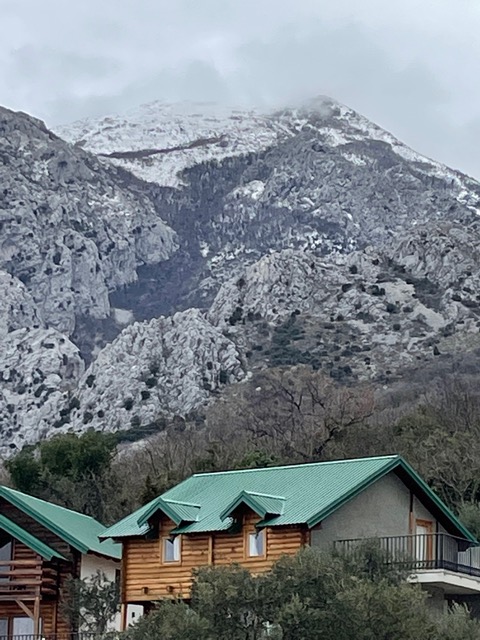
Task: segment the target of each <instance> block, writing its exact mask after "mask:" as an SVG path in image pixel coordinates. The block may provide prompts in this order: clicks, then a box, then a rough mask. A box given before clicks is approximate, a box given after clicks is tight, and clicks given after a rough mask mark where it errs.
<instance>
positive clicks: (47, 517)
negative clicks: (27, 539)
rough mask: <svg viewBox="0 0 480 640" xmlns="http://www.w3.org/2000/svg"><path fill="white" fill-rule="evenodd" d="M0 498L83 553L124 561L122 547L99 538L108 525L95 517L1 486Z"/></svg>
mask: <svg viewBox="0 0 480 640" xmlns="http://www.w3.org/2000/svg"><path fill="white" fill-rule="evenodd" d="M0 497H2V498H4V499H5V500H7V501H8V502H10V504H12V505H14V506H15V507H17V509H20V511H23V513H25V514H26V515H28V516H30V517H31V518H33V519H34V520H36V521H37V522H39V523H40V524H42V525H43V526H44V527H45V528H46V529H48V530H49V531H52V532H53V533H55V535H57V536H58V537H59V538H61V539H62V540H65V542H67V543H68V544H70V545H71V546H72V547H74V548H75V549H77V550H78V551H80V552H81V553H88V552H89V551H90V552H92V553H98V554H100V555H103V556H107V557H109V558H115V559H120V558H121V555H122V552H121V548H120V545H118V544H115V543H113V542H112V541H111V540H108V541H106V542H101V541H100V539H99V536H100V534H101V533H103V532H104V531H105V526H104V525H103V524H100V522H98V521H97V520H94V518H91V517H90V516H85V515H83V514H82V513H77V512H76V511H71V510H70V509H65V508H64V507H60V506H58V505H56V504H52V503H51V502H46V501H45V500H40V499H39V498H34V497H33V496H29V495H27V494H26V493H21V492H20V491H16V490H15V489H10V487H3V486H0Z"/></svg>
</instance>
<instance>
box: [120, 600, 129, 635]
mask: <svg viewBox="0 0 480 640" xmlns="http://www.w3.org/2000/svg"><path fill="white" fill-rule="evenodd" d="M127 611H128V603H126V602H122V606H121V609H120V631H125V629H126V628H127Z"/></svg>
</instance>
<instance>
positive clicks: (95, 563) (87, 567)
mask: <svg viewBox="0 0 480 640" xmlns="http://www.w3.org/2000/svg"><path fill="white" fill-rule="evenodd" d="M120 566H121V563H120V560H109V559H108V558H101V557H100V556H95V555H93V554H84V555H82V562H81V565H80V578H81V579H82V580H89V579H90V578H92V577H94V576H95V575H96V573H97V571H101V572H102V573H104V574H105V577H106V578H107V580H108V581H109V582H113V581H114V580H115V579H116V574H117V571H120ZM142 615H143V607H142V606H141V605H135V604H129V605H128V608H127V626H130V625H131V624H134V623H135V622H136V621H137V620H138V619H139V618H140V617H141V616H142ZM120 625H121V617H120V614H119V613H118V614H117V615H116V616H115V618H114V620H112V622H111V624H110V625H109V631H119V630H120Z"/></svg>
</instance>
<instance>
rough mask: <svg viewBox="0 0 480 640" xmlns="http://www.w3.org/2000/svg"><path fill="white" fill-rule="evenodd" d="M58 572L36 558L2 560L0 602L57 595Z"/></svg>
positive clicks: (0, 562) (0, 567) (0, 564)
mask: <svg viewBox="0 0 480 640" xmlns="http://www.w3.org/2000/svg"><path fill="white" fill-rule="evenodd" d="M57 592H58V584H57V572H56V570H55V569H52V568H49V567H46V566H44V565H42V563H41V562H37V561H35V560H2V561H0V602H2V601H3V602H5V601H9V600H33V599H35V598H37V597H43V596H56V595H57Z"/></svg>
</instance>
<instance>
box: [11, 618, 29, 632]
mask: <svg viewBox="0 0 480 640" xmlns="http://www.w3.org/2000/svg"><path fill="white" fill-rule="evenodd" d="M13 635H14V636H32V635H33V620H32V618H23V617H22V618H14V619H13Z"/></svg>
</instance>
